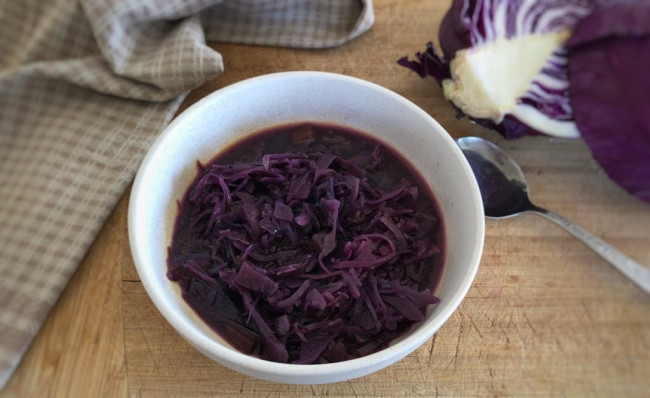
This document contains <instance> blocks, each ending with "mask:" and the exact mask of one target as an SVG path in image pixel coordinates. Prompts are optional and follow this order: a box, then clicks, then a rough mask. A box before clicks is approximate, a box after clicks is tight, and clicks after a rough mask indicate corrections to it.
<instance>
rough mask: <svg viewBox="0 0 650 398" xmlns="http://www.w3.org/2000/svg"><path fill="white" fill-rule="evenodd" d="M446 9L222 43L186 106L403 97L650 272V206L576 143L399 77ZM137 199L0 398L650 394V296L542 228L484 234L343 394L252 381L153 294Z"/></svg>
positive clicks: (120, 215) (412, 5) (384, 12)
mask: <svg viewBox="0 0 650 398" xmlns="http://www.w3.org/2000/svg"><path fill="white" fill-rule="evenodd" d="M448 4H449V2H448V1H431V0H422V1H415V0H412V1H389V0H376V1H375V13H376V23H375V26H374V27H373V29H372V31H371V32H369V33H368V34H366V35H364V36H363V37H361V38H359V39H357V40H355V41H353V42H351V43H349V44H346V45H344V46H341V47H338V48H334V49H329V50H317V51H304V50H293V49H278V48H263V47H254V46H244V45H234V44H221V43H219V44H213V47H214V48H215V49H217V50H218V51H219V52H221V53H222V54H223V57H224V60H225V66H226V72H225V73H224V74H223V75H222V76H220V77H218V78H216V79H214V80H212V81H210V82H208V83H206V84H204V85H203V86H201V87H199V88H197V89H196V90H195V91H193V92H192V93H191V94H190V96H189V97H188V99H187V100H186V101H185V103H184V105H183V108H185V107H187V106H189V105H190V104H191V103H193V102H195V101H196V100H198V99H200V98H201V97H203V96H205V95H206V94H208V93H210V92H212V91H214V90H217V89H219V88H221V87H224V86H226V85H228V84H231V83H234V82H237V81H240V80H242V79H245V78H248V77H252V76H257V75H260V74H265V73H271V72H278V71H287V70H323V71H329V72H336V73H343V74H346V75H351V76H356V77H360V78H363V79H366V80H369V81H372V82H375V83H378V84H380V85H382V86H385V87H387V88H389V89H391V90H394V91H396V92H397V93H400V94H401V95H403V96H405V97H407V98H408V99H410V100H411V101H413V102H415V103H416V104H418V105H419V106H420V107H422V108H423V109H424V110H426V111H427V112H429V113H430V114H431V115H433V116H434V117H435V118H436V119H437V120H438V121H439V122H440V123H441V124H442V125H443V126H444V127H445V128H446V129H448V131H449V132H450V134H451V135H452V136H454V137H460V136H464V135H480V136H484V137H487V138H489V139H491V140H493V141H496V142H497V143H498V144H500V145H502V146H503V147H504V148H505V149H506V150H507V151H508V152H509V153H511V154H512V155H513V156H514V157H515V159H517V160H518V161H519V162H520V163H521V164H522V166H523V169H524V172H525V173H526V175H527V178H528V180H529V183H530V190H531V193H532V198H533V200H534V201H535V202H536V203H537V204H538V205H540V206H545V207H548V208H550V209H552V210H555V211H557V212H559V213H560V214H563V215H565V216H566V217H568V218H569V219H572V220H573V221H575V222H577V223H579V224H581V225H582V226H583V227H585V228H586V229H588V230H590V231H592V232H593V233H594V234H596V235H597V236H599V237H601V238H603V239H605V240H608V241H609V242H610V243H612V244H613V245H615V246H616V247H618V248H619V249H620V250H622V251H623V252H625V253H627V254H628V255H630V256H631V257H633V258H634V259H636V260H638V261H640V262H641V263H644V264H648V265H650V205H648V204H646V203H642V202H640V201H638V200H636V199H634V198H632V197H630V196H629V195H627V194H626V193H625V192H623V191H622V190H621V189H620V188H618V187H617V186H616V185H614V184H613V183H612V182H611V181H609V180H608V179H607V177H606V176H605V174H604V173H603V171H602V170H601V169H600V168H599V167H598V165H597V164H596V163H595V162H594V161H593V160H592V158H591V156H590V154H589V151H588V150H587V148H586V147H585V145H584V144H583V143H582V142H581V141H566V140H558V139H551V138H540V137H538V138H525V139H522V140H518V141H515V142H505V141H503V140H502V139H500V138H499V137H498V136H497V135H496V134H494V133H491V132H487V131H484V130H482V129H480V128H479V127H477V126H474V125H472V124H470V123H468V122H467V121H466V120H457V119H456V118H455V116H454V112H453V111H452V110H451V108H450V106H449V105H448V104H447V103H446V101H445V100H444V98H443V97H442V95H441V93H440V90H439V89H438V88H437V87H436V85H435V84H434V83H433V82H432V81H422V80H420V79H419V78H417V77H416V76H415V75H414V74H412V73H409V72H407V71H406V70H404V69H402V68H400V67H398V66H396V65H395V60H396V59H397V58H399V57H400V56H402V55H406V54H413V53H414V52H415V51H419V50H421V49H422V48H423V46H424V44H425V43H426V42H427V41H429V40H435V39H436V37H437V29H438V24H439V21H440V19H441V18H442V16H443V14H444V11H445V10H446V8H447V7H448ZM128 194H129V193H128V192H126V193H125V195H124V197H123V198H122V199H121V200H120V202H119V203H118V205H117V207H116V208H115V210H114V212H113V214H112V215H111V216H110V218H109V219H108V220H107V222H106V224H105V225H104V227H103V229H102V231H101V233H100V234H99V236H98V237H97V240H96V242H95V244H94V245H93V246H92V248H91V249H90V250H89V252H88V254H87V255H86V257H85V259H84V261H83V262H82V264H81V265H80V267H79V269H78V271H77V273H76V274H75V276H74V277H73V279H72V280H71V282H70V284H69V286H68V288H67V290H66V291H65V293H64V294H63V296H62V297H61V299H60V300H59V302H58V303H57V305H56V306H55V308H54V310H53V311H52V313H51V314H50V316H49V318H48V320H47V322H46V323H45V325H44V327H43V329H42V330H41V332H40V334H39V335H38V337H37V339H36V341H35V342H34V344H33V345H32V347H31V348H30V350H29V351H28V353H27V355H26V357H25V358H24V360H23V362H22V363H21V365H20V367H19V368H18V371H17V372H16V374H15V375H14V377H13V378H12V379H11V381H10V382H9V385H8V386H7V387H6V389H5V390H4V391H2V392H1V393H0V397H2V398H5V397H214V396H228V397H230V396H268V397H285V396H323V395H327V396H355V397H363V396H377V395H383V396H486V395H487V396H549V395H553V396H625V397H632V396H637V397H644V396H650V377H649V376H650V297H648V296H647V295H644V294H643V293H642V292H641V290H640V289H638V288H636V287H635V286H634V285H633V284H631V283H630V282H628V281H627V280H625V279H624V278H623V277H621V276H620V275H619V274H618V273H617V271H615V270H614V269H613V268H612V267H611V266H609V265H608V264H607V263H605V262H604V261H603V260H601V259H600V258H599V257H598V256H597V255H595V254H594V253H592V252H591V251H590V250H589V249H587V248H586V247H585V246H584V245H582V244H581V243H579V242H578V241H576V240H575V239H573V238H571V237H570V236H569V235H568V234H567V233H565V232H564V231H562V230H560V229H558V228H557V227H556V226H554V225H552V224H550V223H548V222H546V221H544V220H543V219H541V218H538V217H535V216H532V215H531V216H523V217H520V218H516V219H510V220H501V221H493V220H490V221H488V222H487V230H486V241H485V252H484V255H483V258H482V262H481V267H480V270H479V272H478V275H477V277H476V280H475V282H474V284H473V286H472V288H471V289H470V291H469V293H468V295H467V297H466V299H465V300H464V301H463V303H462V304H461V306H460V308H459V309H458V311H456V313H455V314H454V315H453V316H452V317H451V319H450V320H449V321H448V322H447V323H446V324H445V325H444V326H443V327H442V328H441V329H440V331H439V332H438V333H437V334H436V335H435V336H434V337H433V338H432V339H431V340H430V341H429V342H427V343H425V344H424V345H423V346H422V347H421V348H420V349H418V350H417V351H416V352H414V353H413V354H411V355H409V356H408V357H407V358H406V359H404V360H403V361H401V362H399V363H397V364H395V365H393V366H391V367H389V368H387V369H385V370H382V371H380V372H377V373H375V374H373V375H369V376H366V377H364V378H361V379H357V380H353V381H350V382H346V383H338V384H332V385H324V386H318V385H314V386H309V385H308V386H293V385H281V384H273V383H269V382H265V381H260V380H256V379H252V378H249V377H246V376H243V375H240V374H238V373H235V372H233V371H231V370H229V369H226V368H224V367H222V366H220V365H218V364H216V363H214V362H212V361H210V360H209V359H207V358H206V357H204V356H203V355H201V354H200V353H198V352H197V351H196V350H194V349H193V348H192V347H190V346H189V345H188V344H187V343H185V342H184V341H183V340H182V339H181V338H180V337H179V335H177V334H176V333H175V332H174V331H173V330H172V328H171V326H170V325H169V324H168V323H167V322H166V321H165V320H164V319H163V318H162V316H161V315H160V314H159V313H158V312H157V310H156V309H155V308H154V306H153V305H152V303H151V301H150V300H149V298H148V296H147V295H146V293H145V292H144V289H143V287H142V284H141V283H140V281H139V278H138V275H137V273H136V272H135V268H134V266H133V261H132V259H131V255H130V251H129V247H128V239H127V222H126V212H127V206H128Z"/></svg>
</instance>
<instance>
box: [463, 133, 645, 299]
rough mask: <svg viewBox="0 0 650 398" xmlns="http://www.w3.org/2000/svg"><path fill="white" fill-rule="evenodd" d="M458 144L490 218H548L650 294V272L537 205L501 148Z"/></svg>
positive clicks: (477, 142) (467, 140) (478, 142)
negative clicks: (532, 215)
mask: <svg viewBox="0 0 650 398" xmlns="http://www.w3.org/2000/svg"><path fill="white" fill-rule="evenodd" d="M456 143H457V144H458V146H459V147H460V149H461V150H462V151H463V154H464V155H465V157H466V158H467V161H468V162H469V164H470V166H471V167H472V172H474V176H475V177H476V181H477V183H478V186H479V189H480V191H481V198H482V199H483V207H484V210H485V216H486V217H488V218H508V217H513V216H516V215H519V214H522V213H525V212H533V213H535V214H538V215H540V216H542V217H545V218H546V219H548V220H550V221H552V222H554V223H556V224H557V225H559V226H561V227H563V228H564V229H566V230H567V231H568V232H569V233H571V234H572V235H573V236H575V237H576V238H578V239H580V240H582V242H584V243H585V244H586V245H587V246H589V247H590V248H591V249H593V250H594V251H595V252H596V253H598V254H599V255H601V256H602V257H603V258H604V259H605V260H607V261H609V262H610V263H611V264H612V265H613V266H614V267H616V269H618V270H619V271H621V272H622V273H623V274H624V275H626V276H627V277H628V278H630V280H632V281H633V282H635V283H636V284H637V285H638V286H639V287H641V289H643V290H644V291H645V292H646V293H649V294H650V269H648V268H646V267H644V266H643V265H642V264H640V263H638V262H636V261H634V260H632V259H631V258H629V257H627V256H626V255H625V254H623V253H621V252H620V251H618V250H616V249H615V248H614V247H612V246H611V245H609V244H608V243H607V242H605V241H603V240H602V239H600V238H598V237H596V236H594V235H592V234H591V233H589V232H587V231H586V230H585V229H583V228H581V227H579V226H578V225H576V224H574V223H572V222H571V221H569V220H567V219H566V218H564V217H562V216H560V215H559V214H556V213H554V212H552V211H549V210H546V209H543V208H541V207H538V206H536V205H534V204H533V203H532V202H531V201H530V199H529V197H528V187H527V184H526V178H525V177H524V173H523V172H522V171H521V168H520V167H519V165H518V164H517V162H515V160H514V159H513V158H511V157H510V156H509V155H508V154H507V153H505V152H504V151H503V150H502V149H501V148H499V147H498V146H497V145H494V144H493V143H491V142H490V141H487V140H484V139H482V138H479V137H464V138H460V139H458V140H457V141H456Z"/></svg>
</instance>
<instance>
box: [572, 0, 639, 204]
mask: <svg viewBox="0 0 650 398" xmlns="http://www.w3.org/2000/svg"><path fill="white" fill-rule="evenodd" d="M567 46H568V47H569V49H570V56H569V72H570V88H569V92H570V98H571V104H572V106H573V112H574V118H575V121H576V124H577V125H578V128H579V130H580V132H581V133H582V136H583V138H584V140H585V142H586V143H587V145H588V146H589V148H590V149H591V152H592V154H593V156H594V158H595V159H596V160H597V161H598V163H600V165H601V166H602V167H603V169H604V170H605V172H607V174H608V175H609V177H610V178H611V179H613V180H614V181H616V182H617V183H618V184H620V185H621V186H622V187H623V188H625V189H626V190H628V191H629V192H631V193H632V194H634V195H636V196H637V197H639V198H640V199H643V200H645V201H650V78H648V74H649V73H650V3H647V2H641V1H637V2H625V3H618V4H616V5H613V6H609V7H606V8H601V9H599V10H596V11H594V12H593V13H592V14H591V15H589V16H588V17H587V18H585V19H584V20H582V21H581V22H580V23H579V24H578V25H577V26H576V28H575V31H574V33H573V36H572V37H571V39H570V40H569V41H568V42H567Z"/></svg>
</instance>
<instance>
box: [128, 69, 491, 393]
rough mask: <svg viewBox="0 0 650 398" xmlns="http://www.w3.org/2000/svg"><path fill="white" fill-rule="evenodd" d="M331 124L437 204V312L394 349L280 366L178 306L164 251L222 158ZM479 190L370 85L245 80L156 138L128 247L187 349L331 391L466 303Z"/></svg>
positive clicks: (425, 132)
mask: <svg viewBox="0 0 650 398" xmlns="http://www.w3.org/2000/svg"><path fill="white" fill-rule="evenodd" d="M299 121H315V122H327V123H334V124H338V125H343V126H347V127H351V128H353V129H357V130H361V131H364V132H366V133H369V134H372V135H374V136H376V137H378V138H380V139H381V140H383V141H385V142H387V143H389V144H390V145H391V146H392V147H393V148H395V149H396V150H397V151H399V152H400V153H402V154H403V155H404V156H405V157H406V158H407V159H409V160H410V161H411V162H412V164H413V165H414V166H415V168H416V169H417V170H418V171H419V172H420V173H421V174H422V175H423V176H424V178H425V180H426V181H427V183H429V184H430V185H431V187H432V190H433V192H434V194H435V196H436V199H437V200H438V203H439V205H440V207H441V212H442V214H443V219H444V226H445V235H446V258H445V265H444V270H443V275H442V278H441V280H440V283H439V285H438V288H437V290H436V295H437V296H438V297H440V298H441V303H440V304H439V305H437V306H435V307H432V308H431V310H430V311H429V314H428V317H427V320H425V321H424V322H423V323H422V324H421V325H420V326H419V327H416V328H413V329H412V330H411V332H410V333H409V334H407V335H405V336H404V337H403V338H402V339H400V340H399V341H397V342H395V343H394V344H393V345H392V346H391V347H389V348H387V349H385V350H383V351H381V352H379V353H376V354H372V355H369V356H366V357H363V358H359V359H355V360H351V361H345V362H341V363H335V364H327V365H286V364H276V363H272V362H268V361H264V360H261V359H257V358H252V357H250V356H247V355H244V354H241V353H239V352H237V351H236V350H233V349H232V348H230V347H229V346H228V345H227V344H226V343H224V342H223V341H222V340H221V339H220V338H219V337H218V336H217V335H216V334H215V333H214V332H213V331H212V330H211V329H210V328H209V327H207V326H206V325H205V324H204V323H203V322H202V321H201V320H200V319H199V318H198V317H197V316H196V315H195V314H194V312H193V311H192V310H191V309H190V308H189V307H188V306H187V304H186V303H185V302H184V301H183V300H182V298H181V297H180V289H179V287H178V286H177V285H176V284H174V283H171V282H170V281H169V280H168V279H167V277H166V275H165V274H166V271H167V269H166V256H167V247H168V246H169V244H170V242H171V235H172V229H173V226H174V221H175V218H176V216H177V210H178V209H177V200H180V199H181V198H182V196H183V193H184V192H185V190H186V189H187V187H188V185H189V184H190V183H191V181H192V180H193V178H194V177H195V175H196V165H195V164H196V161H197V160H199V161H201V162H207V161H209V160H210V159H211V158H213V157H214V156H215V154H216V153H217V152H219V151H220V150H221V149H222V148H224V147H226V146H228V145H229V144H232V143H234V142H236V141H237V140H239V139H240V138H242V137H244V136H246V135H248V134H250V133H251V132H253V131H257V130H260V129H263V128H266V127H271V126H275V125H278V124H285V123H291V122H299ZM483 220H484V219H483V210H482V205H481V201H480V195H479V192H478V187H477V186H476V183H475V181H474V178H473V176H472V174H471V170H470V168H469V165H468V164H467V163H466V161H465V158H464V157H463V155H462V153H461V152H460V150H459V149H458V148H457V147H456V145H455V143H454V142H453V140H452V139H451V137H450V136H449V135H448V134H447V133H446V132H445V131H444V129H443V128H442V127H441V126H440V125H439V124H438V123H437V122H436V121H435V120H433V119H432V118H431V117H430V116H429V115H428V114H426V113H425V112H424V111H422V110H421V109H419V108H418V107H417V106H415V105H414V104H412V103H411V102H409V101H407V100H406V99H404V98H403V97H400V96H399V95H397V94H395V93H393V92H391V91H388V90H386V89H383V88H381V87H379V86H376V85H374V84H371V83H368V82H365V81H362V80H359V79H354V78H350V77H346V76H342V75H334V74H328V73H321V72H288V73H279V74H273V75H266V76H261V77H258V78H254V79H249V80H246V81H243V82H240V83H237V84H235V85H232V86H229V87H227V88H225V89H222V90H220V91H217V92H215V93H213V94H211V95H209V96H207V97H206V98H204V99H203V100H201V101H199V102H198V103H196V104H195V105H193V106H192V107H190V108H189V109H187V110H186V111H185V112H183V114H182V115H180V116H179V117H178V118H176V120H174V122H172V123H171V124H170V125H169V126H168V128H167V129H166V130H165V131H164V132H163V133H162V134H161V136H160V137H159V139H158V140H157V141H156V143H155V144H154V145H153V147H152V148H151V150H150V152H149V153H148V155H147V156H146V158H145V160H144V161H143V163H142V166H141V168H140V170H139V172H138V175H137V177H136V180H135V183H134V185H133V189H132V193H131V201H130V204H129V237H130V242H131V249H132V252H133V257H134V260H135V264H136V268H137V270H138V273H139V275H140V277H141V279H142V282H143V284H144V286H145V288H146V290H147V292H148V293H149V295H150V297H151V299H152V300H153V302H154V304H155V305H156V306H157V307H158V309H159V310H160V311H161V313H162V314H163V316H165V318H166V319H167V320H168V321H169V322H170V324H171V325H172V326H173V327H174V328H175V329H176V330H177V331H178V332H179V333H180V334H181V335H182V336H183V337H184V338H185V339H186V340H188V341H189V342H190V343H191V344H193V345H194V346H195V347H196V348H197V349H199V350H200V351H202V352H203V353H204V354H206V355H207V356H209V357H211V358H213V359H214V360H216V361H218V362H220V363H222V364H223V365H226V366H228V367H231V368H233V369H235V370H238V371H240V372H242V373H245V374H248V375H251V376H255V377H260V378H263V379H267V380H272V381H277V382H287V383H303V384H306V383H327V382H335V381H341V380H346V379H350V378H353V377H359V376H363V375H365V374H368V373H371V372H373V371H375V370H378V369H381V368H383V367H385V366H387V365H389V364H391V363H393V362H395V361H397V360H399V359H401V358H403V357H404V356H405V355H407V354H408V353H410V352H411V351H413V350H414V349H415V348H417V347H418V346H420V345H421V344H422V343H423V342H424V341H426V340H427V339H428V338H430V337H431V335H432V334H433V333H434V332H435V331H436V330H437V329H438V328H439V327H440V326H441V325H442V324H443V323H444V321H445V320H446V319H447V318H448V317H449V316H450V315H451V313H452V312H453V311H454V310H455V309H456V307H457V306H458V305H459V304H460V301H461V300H462V298H463V297H464V296H465V294H466V292H467V290H468V289H469V286H470V284H471V281H472V279H473V278H474V275H475V273H476V270H477V268H478V263H479V260H480V256H481V251H482V247H483V233H484V221H483Z"/></svg>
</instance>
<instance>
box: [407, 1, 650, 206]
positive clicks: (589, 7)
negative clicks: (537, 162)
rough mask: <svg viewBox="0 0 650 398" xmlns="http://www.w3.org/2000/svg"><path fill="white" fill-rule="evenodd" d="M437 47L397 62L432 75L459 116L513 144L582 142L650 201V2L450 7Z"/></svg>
mask: <svg viewBox="0 0 650 398" xmlns="http://www.w3.org/2000/svg"><path fill="white" fill-rule="evenodd" d="M439 37H440V46H441V49H442V51H443V53H444V56H441V55H439V54H438V53H437V52H436V51H435V49H434V47H433V44H432V43H428V45H427V49H426V51H424V52H422V53H417V54H416V57H417V60H414V61H413V60H409V59H408V58H407V57H404V58H401V59H400V60H399V61H398V63H399V64H400V65H402V66H405V67H407V68H409V69H411V70H413V71H415V72H417V73H418V74H419V75H420V76H421V77H423V78H424V77H427V76H432V77H433V78H435V79H436V80H437V81H438V83H439V84H440V86H441V87H442V89H443V91H444V95H445V97H446V98H447V99H448V100H449V101H450V102H451V103H452V105H453V106H454V107H455V108H456V110H457V112H458V114H459V116H465V115H466V116H468V117H469V118H470V119H471V120H473V121H474V122H476V123H478V124H481V125H483V126H485V127H487V128H490V129H493V130H496V131H498V132H499V133H501V134H502V135H503V136H504V137H506V138H507V139H515V138H519V137H522V136H525V135H538V134H545V135H550V136H555V137H562V138H579V137H582V138H584V139H585V142H586V143H587V145H588V146H589V148H590V149H591V151H592V153H593V155H594V158H595V159H596V160H597V161H598V162H599V163H600V164H601V166H602V167H603V168H604V169H605V171H606V172H607V174H608V175H609V176H610V178H612V179H613V180H615V181H616V182H617V183H619V184H620V185H621V186H622V187H623V188H625V189H627V190H628V191H629V192H631V193H632V194H634V195H636V196H637V197H639V198H641V199H643V200H646V201H650V112H649V110H650V88H649V87H648V86H649V85H650V83H649V82H650V78H649V77H648V71H649V70H650V45H649V44H648V43H649V42H650V2H642V1H638V0H627V1H626V0H610V1H607V0H513V1H507V0H453V2H452V5H451V8H450V10H449V11H448V12H447V14H446V15H445V16H444V18H443V20H442V23H441V25H440V34H439Z"/></svg>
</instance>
